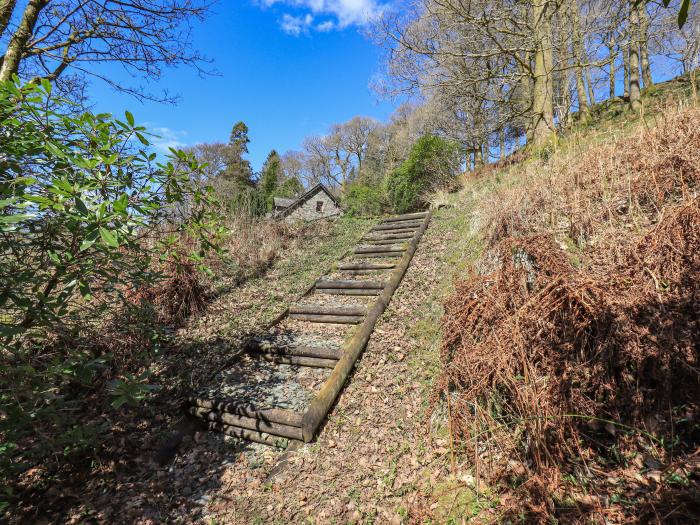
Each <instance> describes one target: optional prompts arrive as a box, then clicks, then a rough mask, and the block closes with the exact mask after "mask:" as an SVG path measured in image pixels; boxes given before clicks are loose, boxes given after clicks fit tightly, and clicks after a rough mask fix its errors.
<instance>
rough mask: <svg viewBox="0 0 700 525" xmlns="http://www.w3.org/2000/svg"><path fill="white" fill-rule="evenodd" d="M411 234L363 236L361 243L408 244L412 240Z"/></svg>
mask: <svg viewBox="0 0 700 525" xmlns="http://www.w3.org/2000/svg"><path fill="white" fill-rule="evenodd" d="M413 235H414V234H413V233H392V234H383V235H365V236H364V237H363V238H362V240H363V241H389V240H391V241H399V242H409V241H410V240H411V239H413Z"/></svg>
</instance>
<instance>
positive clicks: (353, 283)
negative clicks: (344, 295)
mask: <svg viewBox="0 0 700 525" xmlns="http://www.w3.org/2000/svg"><path fill="white" fill-rule="evenodd" d="M316 288H346V289H364V288H374V289H377V290H381V289H382V288H384V283H383V282H381V281H360V280H357V279H353V280H340V279H339V280H333V281H324V280H320V279H319V280H318V281H316Z"/></svg>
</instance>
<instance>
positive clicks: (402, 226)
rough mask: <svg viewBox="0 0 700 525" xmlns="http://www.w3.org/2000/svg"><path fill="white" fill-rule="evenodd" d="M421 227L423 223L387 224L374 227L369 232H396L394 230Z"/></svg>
mask: <svg viewBox="0 0 700 525" xmlns="http://www.w3.org/2000/svg"><path fill="white" fill-rule="evenodd" d="M422 225H423V221H409V222H400V223H389V224H380V225H379V226H375V227H374V228H372V229H371V230H370V231H373V232H380V231H385V230H396V229H407V228H416V229H417V228H420V227H421V226H422Z"/></svg>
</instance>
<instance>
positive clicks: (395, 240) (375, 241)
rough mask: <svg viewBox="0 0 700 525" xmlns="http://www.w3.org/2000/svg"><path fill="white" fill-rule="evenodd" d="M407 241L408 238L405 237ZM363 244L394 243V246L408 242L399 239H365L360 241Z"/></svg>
mask: <svg viewBox="0 0 700 525" xmlns="http://www.w3.org/2000/svg"><path fill="white" fill-rule="evenodd" d="M406 241H408V239H406ZM362 243H363V244H365V243H366V244H372V245H375V246H382V245H392V244H395V245H396V246H406V245H408V242H403V241H402V240H401V239H366V240H363V241H362Z"/></svg>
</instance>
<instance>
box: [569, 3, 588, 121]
mask: <svg viewBox="0 0 700 525" xmlns="http://www.w3.org/2000/svg"><path fill="white" fill-rule="evenodd" d="M571 35H572V48H573V49H572V52H573V62H574V67H575V70H574V71H575V73H574V74H575V75H576V97H577V98H578V110H579V117H580V118H581V119H583V120H585V118H586V117H588V114H589V111H588V99H587V98H586V85H585V84H584V81H583V63H582V61H583V54H584V49H583V35H582V34H581V17H580V16H579V5H578V1H575V2H573V5H572V6H571Z"/></svg>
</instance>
